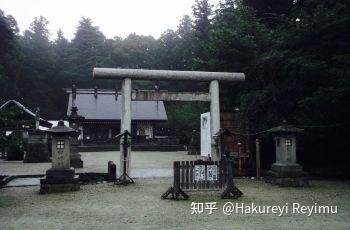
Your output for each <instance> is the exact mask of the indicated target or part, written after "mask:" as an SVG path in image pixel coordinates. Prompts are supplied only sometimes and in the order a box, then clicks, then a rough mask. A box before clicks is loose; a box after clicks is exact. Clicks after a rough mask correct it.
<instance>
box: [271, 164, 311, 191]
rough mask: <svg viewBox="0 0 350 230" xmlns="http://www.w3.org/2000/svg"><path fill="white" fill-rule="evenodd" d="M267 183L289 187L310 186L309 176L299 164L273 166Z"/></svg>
mask: <svg viewBox="0 0 350 230" xmlns="http://www.w3.org/2000/svg"><path fill="white" fill-rule="evenodd" d="M266 182H268V183H271V184H275V185H280V186H288V187H305V186H308V185H309V180H308V175H307V173H306V172H304V171H303V169H302V166H301V165H299V164H281V163H274V164H272V165H271V170H270V171H268V172H267V175H266Z"/></svg>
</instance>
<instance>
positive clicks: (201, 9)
mask: <svg viewBox="0 0 350 230" xmlns="http://www.w3.org/2000/svg"><path fill="white" fill-rule="evenodd" d="M192 10H193V17H194V21H193V31H194V55H195V58H198V59H201V60H206V59H207V58H208V55H207V52H206V44H207V43H208V42H209V41H210V26H211V16H212V13H213V12H212V5H210V4H209V2H208V0H196V1H195V4H194V5H193V7H192ZM202 68H205V67H203V66H202Z"/></svg>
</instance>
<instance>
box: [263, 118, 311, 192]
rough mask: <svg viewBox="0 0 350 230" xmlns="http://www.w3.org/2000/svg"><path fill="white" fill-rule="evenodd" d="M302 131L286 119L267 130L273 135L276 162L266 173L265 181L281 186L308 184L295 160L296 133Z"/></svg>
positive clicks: (305, 176) (305, 175)
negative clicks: (279, 124)
mask: <svg viewBox="0 0 350 230" xmlns="http://www.w3.org/2000/svg"><path fill="white" fill-rule="evenodd" d="M303 131H304V130H303V129H299V128H296V127H295V126H292V125H290V124H288V123H287V121H283V123H282V125H281V126H278V127H274V128H272V129H270V130H268V132H270V133H272V134H273V135H274V139H275V146H276V162H275V163H273V164H272V165H271V170H270V171H268V173H267V177H266V181H267V182H269V183H272V184H277V185H281V186H308V178H307V174H306V173H305V172H304V171H303V169H302V166H301V165H300V164H298V163H297V161H296V135H297V134H298V133H302V132H303Z"/></svg>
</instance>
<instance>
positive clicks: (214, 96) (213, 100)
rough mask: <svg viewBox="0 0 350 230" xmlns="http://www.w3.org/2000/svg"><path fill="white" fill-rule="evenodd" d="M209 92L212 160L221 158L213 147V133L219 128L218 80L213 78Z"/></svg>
mask: <svg viewBox="0 0 350 230" xmlns="http://www.w3.org/2000/svg"><path fill="white" fill-rule="evenodd" d="M209 92H210V130H211V145H212V160H214V161H217V160H220V159H221V156H219V153H218V152H217V148H215V140H214V138H213V135H214V134H215V133H217V132H218V131H219V130H220V101H219V82H218V81H217V80H213V81H211V82H210V86H209Z"/></svg>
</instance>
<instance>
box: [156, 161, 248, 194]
mask: <svg viewBox="0 0 350 230" xmlns="http://www.w3.org/2000/svg"><path fill="white" fill-rule="evenodd" d="M215 190H224V192H223V193H222V194H221V197H222V198H238V197H240V196H241V195H242V192H241V191H239V189H237V188H236V187H235V186H234V183H233V161H232V160H227V159H225V160H223V161H219V162H218V161H181V162H180V161H175V162H174V184H173V186H172V187H170V188H169V189H168V190H167V191H166V192H165V193H164V194H163V195H162V198H163V199H166V198H168V196H169V195H171V198H172V199H176V200H178V199H179V198H180V197H181V196H182V198H183V199H188V195H187V193H186V192H188V191H215Z"/></svg>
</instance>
